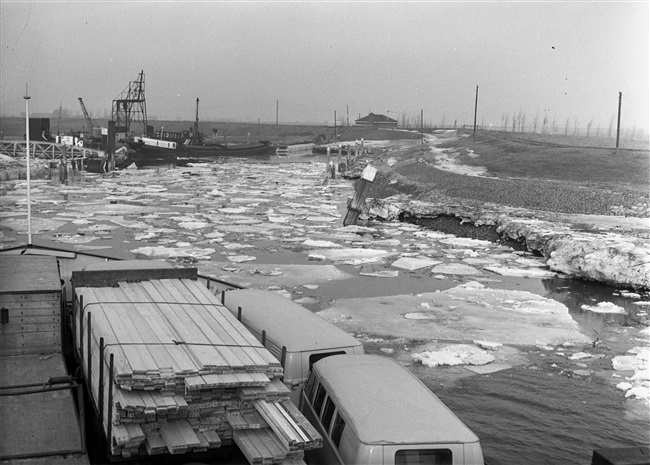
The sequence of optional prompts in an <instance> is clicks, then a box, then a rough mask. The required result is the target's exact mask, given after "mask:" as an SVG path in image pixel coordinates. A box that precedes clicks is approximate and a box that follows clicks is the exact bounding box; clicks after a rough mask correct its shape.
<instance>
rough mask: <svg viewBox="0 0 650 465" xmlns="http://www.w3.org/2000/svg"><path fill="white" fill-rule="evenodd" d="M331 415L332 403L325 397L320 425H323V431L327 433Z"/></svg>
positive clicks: (332, 410)
mask: <svg viewBox="0 0 650 465" xmlns="http://www.w3.org/2000/svg"><path fill="white" fill-rule="evenodd" d="M333 415H334V402H332V398H331V397H329V396H327V402H325V409H324V410H323V416H322V417H321V423H323V428H325V431H329V429H330V423H331V422H332V416H333Z"/></svg>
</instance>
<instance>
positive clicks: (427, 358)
mask: <svg viewBox="0 0 650 465" xmlns="http://www.w3.org/2000/svg"><path fill="white" fill-rule="evenodd" d="M411 358H413V360H415V361H416V362H420V363H422V365H424V366H427V367H430V368H434V367H437V366H456V365H486V364H488V363H491V362H493V361H494V357H493V356H492V355H490V354H488V353H487V352H486V351H485V350H482V349H479V348H478V347H475V346H470V345H467V344H452V345H448V346H446V347H443V348H442V349H441V350H437V351H424V352H420V353H419V354H411Z"/></svg>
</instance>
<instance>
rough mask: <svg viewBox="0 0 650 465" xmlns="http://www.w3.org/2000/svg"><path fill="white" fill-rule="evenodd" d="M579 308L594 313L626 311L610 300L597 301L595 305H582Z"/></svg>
mask: <svg viewBox="0 0 650 465" xmlns="http://www.w3.org/2000/svg"><path fill="white" fill-rule="evenodd" d="M580 308H582V309H583V310H588V311H590V312H594V313H627V312H626V311H625V309H624V308H623V307H621V306H619V305H616V304H613V303H612V302H598V303H597V304H596V305H582V306H581V307H580Z"/></svg>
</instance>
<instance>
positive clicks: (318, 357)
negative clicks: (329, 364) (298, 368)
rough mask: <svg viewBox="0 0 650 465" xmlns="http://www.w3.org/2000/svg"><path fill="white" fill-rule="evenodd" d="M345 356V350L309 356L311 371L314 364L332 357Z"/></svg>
mask: <svg viewBox="0 0 650 465" xmlns="http://www.w3.org/2000/svg"><path fill="white" fill-rule="evenodd" d="M344 354H345V351H344V350H339V351H337V352H325V353H321V354H311V355H310V356H309V371H311V367H312V366H313V365H314V363H316V362H317V361H319V360H322V359H324V358H325V357H329V356H331V355H344Z"/></svg>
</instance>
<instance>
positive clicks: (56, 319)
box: [7, 312, 61, 326]
mask: <svg viewBox="0 0 650 465" xmlns="http://www.w3.org/2000/svg"><path fill="white" fill-rule="evenodd" d="M48 323H53V324H58V325H59V326H60V325H61V316H60V315H59V314H56V315H45V316H20V315H19V316H12V315H11V312H9V323H7V325H21V324H26V325H36V324H48Z"/></svg>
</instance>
